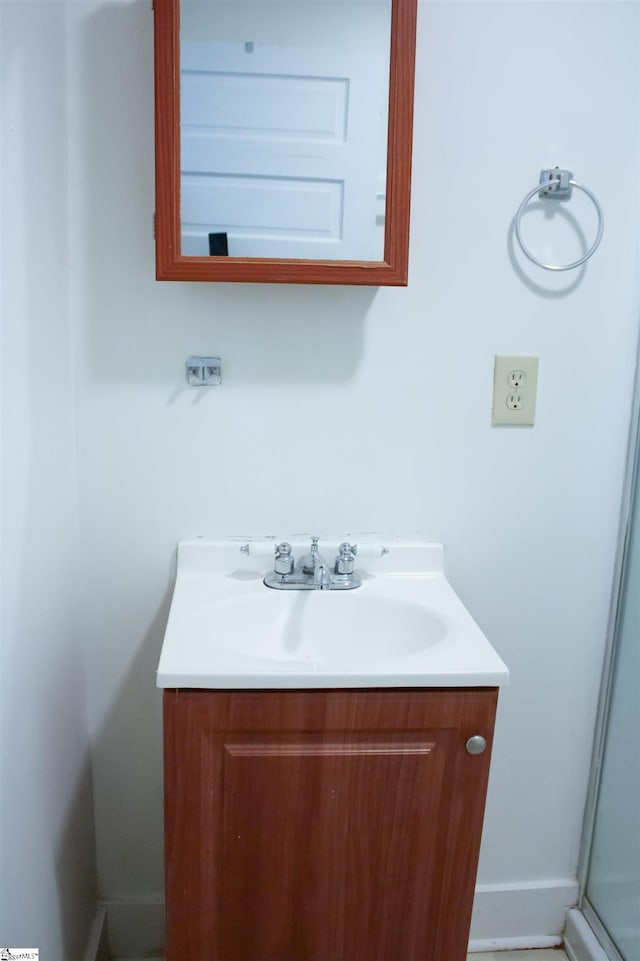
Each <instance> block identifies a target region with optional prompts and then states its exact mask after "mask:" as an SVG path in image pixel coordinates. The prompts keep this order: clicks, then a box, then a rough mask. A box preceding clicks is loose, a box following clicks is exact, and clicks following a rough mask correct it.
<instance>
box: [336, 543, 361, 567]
mask: <svg viewBox="0 0 640 961" xmlns="http://www.w3.org/2000/svg"><path fill="white" fill-rule="evenodd" d="M357 550H358V548H357V546H356V545H355V544H348V543H347V542H346V541H344V542H343V543H342V544H341V545H340V547H339V548H338V556H337V557H336V566H335V572H336V574H353V568H354V565H355V559H356V552H357Z"/></svg>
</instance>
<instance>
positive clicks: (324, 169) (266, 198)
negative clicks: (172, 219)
mask: <svg viewBox="0 0 640 961" xmlns="http://www.w3.org/2000/svg"><path fill="white" fill-rule="evenodd" d="M180 56H181V147H180V149H181V163H180V167H181V216H182V254H183V255H185V256H208V255H209V254H210V253H212V252H214V253H225V252H227V253H228V255H229V256H231V257H268V258H272V257H277V258H287V259H288V258H293V259H300V258H302V259H314V260H315V259H322V260H382V259H383V254H384V209H385V181H386V137H387V106H388V104H387V82H388V77H387V75H386V73H385V71H381V70H380V60H379V58H376V57H374V56H373V54H372V53H371V51H367V50H356V51H354V50H331V51H328V50H327V49H326V48H325V49H318V48H310V49H304V50H301V49H300V48H299V47H296V48H293V47H275V46H266V45H261V44H258V43H254V42H252V41H245V42H243V43H210V42H197V41H184V42H183V43H182V44H181V53H180ZM210 235H211V236H213V237H214V240H213V241H212V242H211V243H212V244H213V247H210ZM216 237H217V238H218V239H220V238H222V241H223V249H221V248H219V247H217V246H216V239H215V238H216ZM226 245H228V247H227V246H226Z"/></svg>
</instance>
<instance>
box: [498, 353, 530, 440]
mask: <svg viewBox="0 0 640 961" xmlns="http://www.w3.org/2000/svg"><path fill="white" fill-rule="evenodd" d="M537 387H538V358H537V357H503V356H498V355H497V354H496V358H495V363H494V367H493V412H492V416H491V424H492V426H493V427H511V426H513V427H533V424H534V421H535V415H536V391H537Z"/></svg>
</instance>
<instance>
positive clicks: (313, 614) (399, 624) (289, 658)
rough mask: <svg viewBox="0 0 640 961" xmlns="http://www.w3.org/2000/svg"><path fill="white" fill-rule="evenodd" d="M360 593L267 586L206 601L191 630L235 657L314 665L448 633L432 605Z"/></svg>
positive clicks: (354, 659) (395, 650) (419, 645)
mask: <svg viewBox="0 0 640 961" xmlns="http://www.w3.org/2000/svg"><path fill="white" fill-rule="evenodd" d="M360 590H361V589H358V592H355V591H354V592H347V591H286V592H282V591H273V590H264V589H262V590H260V592H259V593H258V592H256V593H252V594H250V595H247V596H243V597H233V598H228V599H224V600H222V601H220V602H218V603H215V602H214V603H210V604H204V605H203V606H202V608H201V609H200V610H199V611H197V612H196V611H194V616H193V628H194V629H195V630H196V631H197V632H198V633H201V634H203V635H204V636H206V637H208V638H209V641H210V643H211V644H212V645H213V646H214V647H216V648H220V649H223V650H225V651H227V652H228V653H230V654H235V655H237V656H240V657H247V658H260V660H267V661H273V662H276V663H279V664H282V663H286V664H294V663H295V664H300V663H303V664H305V665H308V664H309V663H312V664H313V665H315V667H316V668H320V667H325V666H326V667H332V668H336V667H339V666H347V665H350V664H354V663H357V664H362V663H366V662H367V661H377V660H380V659H381V658H389V657H403V656H404V655H406V654H414V653H415V652H416V651H422V650H424V649H425V648H427V647H431V646H432V645H433V644H439V643H441V642H442V641H443V639H444V637H445V636H446V633H447V628H446V625H445V623H444V621H442V619H441V618H439V617H438V615H437V614H436V613H434V612H433V611H431V610H429V608H427V607H424V606H423V605H421V604H414V603H411V602H410V601H399V600H396V599H394V598H390V597H378V596H376V595H375V594H374V595H371V594H367V593H366V592H364V593H359V591H360Z"/></svg>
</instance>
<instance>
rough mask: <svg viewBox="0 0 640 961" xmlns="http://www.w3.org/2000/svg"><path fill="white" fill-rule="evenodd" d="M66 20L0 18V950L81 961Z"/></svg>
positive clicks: (85, 791)
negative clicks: (9, 947)
mask: <svg viewBox="0 0 640 961" xmlns="http://www.w3.org/2000/svg"><path fill="white" fill-rule="evenodd" d="M65 54H66V11H65V8H64V6H63V5H62V4H52V3H48V2H31V3H26V4H25V3H21V2H7V0H3V2H2V4H1V5H0V63H1V65H2V66H1V69H2V78H1V103H0V116H1V124H2V126H1V131H0V151H1V161H2V180H1V194H0V204H1V214H2V216H1V233H0V242H1V244H2V247H1V253H0V284H1V299H0V310H1V318H0V319H1V328H0V337H1V350H2V365H1V376H0V405H1V413H2V419H1V430H2V460H1V472H2V503H1V520H2V534H1V536H2V540H1V551H0V580H1V588H2V589H1V591H0V598H1V622H0V629H1V641H2V646H1V650H0V657H1V661H0V734H1V742H0V763H1V771H0V775H1V781H0V805H1V807H0V850H1V856H0V863H1V864H2V882H1V884H0V942H1V943H2V944H10V945H14V946H19V947H20V946H22V947H39V948H40V957H41V958H43V959H45V961H84V958H85V955H84V948H85V943H86V941H87V935H88V931H89V923H90V921H91V919H92V918H93V913H94V911H95V908H96V901H97V888H96V877H95V848H94V832H93V802H92V792H91V775H90V761H89V729H88V721H87V712H86V705H85V691H84V686H85V683H84V671H83V651H82V646H81V643H80V638H79V632H78V624H77V616H76V592H77V574H76V572H75V570H74V568H75V565H76V563H77V514H78V510H77V464H76V451H75V402H74V393H73V387H72V384H73V370H72V352H71V328H70V321H69V282H68V278H69V265H68V253H69V252H68V229H67V219H68V215H67V185H68V180H67V176H68V170H67V140H66V129H67V110H66V70H65Z"/></svg>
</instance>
